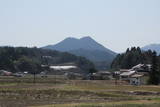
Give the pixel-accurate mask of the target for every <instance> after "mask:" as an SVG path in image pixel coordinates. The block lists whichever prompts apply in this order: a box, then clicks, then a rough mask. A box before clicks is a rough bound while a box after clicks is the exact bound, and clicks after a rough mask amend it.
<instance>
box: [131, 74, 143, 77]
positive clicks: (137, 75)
mask: <svg viewBox="0 0 160 107" xmlns="http://www.w3.org/2000/svg"><path fill="white" fill-rule="evenodd" d="M142 76H143V75H140V74H134V75H132V76H131V77H132V78H137V77H142Z"/></svg>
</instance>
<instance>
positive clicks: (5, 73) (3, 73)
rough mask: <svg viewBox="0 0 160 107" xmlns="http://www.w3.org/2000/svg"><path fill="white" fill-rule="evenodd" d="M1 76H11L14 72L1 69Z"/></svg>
mask: <svg viewBox="0 0 160 107" xmlns="http://www.w3.org/2000/svg"><path fill="white" fill-rule="evenodd" d="M0 75H1V76H11V75H12V72H9V71H6V70H0Z"/></svg>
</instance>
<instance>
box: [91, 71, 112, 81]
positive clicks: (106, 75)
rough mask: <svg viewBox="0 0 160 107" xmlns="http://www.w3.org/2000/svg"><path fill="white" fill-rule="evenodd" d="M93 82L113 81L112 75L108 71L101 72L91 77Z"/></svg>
mask: <svg viewBox="0 0 160 107" xmlns="http://www.w3.org/2000/svg"><path fill="white" fill-rule="evenodd" d="M90 79H91V80H110V79H112V74H111V73H110V72H108V71H99V72H97V73H93V74H92V75H90Z"/></svg>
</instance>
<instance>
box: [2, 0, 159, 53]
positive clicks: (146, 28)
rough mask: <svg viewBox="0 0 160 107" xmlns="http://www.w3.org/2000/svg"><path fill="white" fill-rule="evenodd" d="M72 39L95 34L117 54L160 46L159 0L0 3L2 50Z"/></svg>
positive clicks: (8, 0) (19, 0) (10, 0)
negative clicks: (158, 44)
mask: <svg viewBox="0 0 160 107" xmlns="http://www.w3.org/2000/svg"><path fill="white" fill-rule="evenodd" d="M70 36H72V37H76V38H81V37H83V36H91V37H92V38H93V39H95V40H96V41H98V42H99V43H101V44H103V45H104V46H105V47H107V48H109V49H112V50H113V51H116V52H123V51H125V50H126V48H128V47H131V46H144V45H148V44H151V43H160V0H0V45H1V46H4V45H10V46H37V47H41V46H45V45H48V44H56V43H58V42H59V41H61V40H63V39H65V38H66V37H70Z"/></svg>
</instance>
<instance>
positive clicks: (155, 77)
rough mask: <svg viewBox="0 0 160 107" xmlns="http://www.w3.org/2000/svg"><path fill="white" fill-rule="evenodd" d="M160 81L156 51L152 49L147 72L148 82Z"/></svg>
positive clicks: (155, 83) (157, 82)
mask: <svg viewBox="0 0 160 107" xmlns="http://www.w3.org/2000/svg"><path fill="white" fill-rule="evenodd" d="M159 82H160V70H159V66H158V57H157V53H156V52H155V51H154V52H153V54H152V68H151V71H150V73H149V80H148V83H149V84H153V85H158V84H159Z"/></svg>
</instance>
